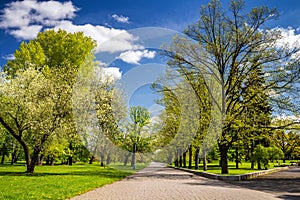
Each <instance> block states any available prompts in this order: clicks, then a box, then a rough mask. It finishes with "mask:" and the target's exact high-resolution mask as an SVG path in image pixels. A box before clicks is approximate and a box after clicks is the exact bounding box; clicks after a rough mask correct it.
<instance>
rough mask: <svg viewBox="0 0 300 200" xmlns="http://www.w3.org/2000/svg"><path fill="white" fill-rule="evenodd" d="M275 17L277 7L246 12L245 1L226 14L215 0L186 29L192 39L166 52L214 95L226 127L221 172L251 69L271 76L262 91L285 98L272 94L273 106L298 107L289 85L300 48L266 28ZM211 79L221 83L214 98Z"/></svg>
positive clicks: (178, 40)
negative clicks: (276, 94)
mask: <svg viewBox="0 0 300 200" xmlns="http://www.w3.org/2000/svg"><path fill="white" fill-rule="evenodd" d="M277 17H278V12H277V11H276V9H269V8H268V7H263V6H262V7H256V8H253V9H251V10H250V12H248V13H247V12H245V9H244V2H243V1H241V0H237V1H230V3H229V6H228V9H226V11H225V9H224V8H223V7H222V5H221V3H220V1H218V0H212V1H211V2H210V3H208V5H207V6H203V7H202V8H201V10H200V19H199V21H198V22H197V23H195V24H192V25H190V26H189V27H188V28H187V29H186V30H185V33H186V34H187V36H189V37H190V39H189V38H180V37H177V38H175V39H174V41H173V43H172V44H171V45H170V46H169V47H168V48H167V49H166V51H165V55H166V56H168V57H169V58H170V59H171V60H172V63H175V64H173V65H174V66H176V65H177V66H179V65H181V66H184V67H185V68H186V69H188V70H189V71H190V72H194V73H197V74H200V75H201V76H202V77H204V81H205V85H206V87H207V88H208V90H209V93H210V96H211V98H212V99H213V102H214V103H216V104H217V105H218V107H219V111H220V112H221V114H222V124H223V129H222V132H221V134H220V136H219V140H218V144H219V150H220V154H221V161H220V164H221V170H222V174H227V173H228V158H227V153H228V150H229V148H230V147H231V146H232V145H233V143H234V142H235V141H236V139H237V137H236V131H232V128H231V126H232V124H236V122H235V120H236V119H239V116H240V115H241V114H242V113H243V112H244V109H245V106H242V105H241V104H240V101H241V97H242V94H243V93H244V92H245V89H244V88H243V87H244V84H245V81H246V80H247V77H248V76H249V75H250V74H251V73H252V72H253V71H255V70H257V69H258V68H261V69H262V70H261V72H262V76H263V77H267V75H268V78H267V80H266V83H265V84H264V85H263V87H262V88H261V90H262V91H264V92H263V93H265V94H268V93H269V92H271V91H276V92H277V93H282V94H283V93H284V94H286V95H281V96H280V97H276V98H275V96H270V98H272V99H271V100H272V101H270V102H271V103H272V106H278V107H279V108H280V109H283V108H284V109H294V108H295V107H293V106H292V104H291V103H292V102H291V100H289V98H290V96H289V95H292V93H289V92H291V91H292V88H294V87H292V85H291V84H292V83H294V82H295V81H296V80H298V79H299V76H298V75H297V74H298V71H299V69H298V68H297V64H298V62H299V60H298V58H297V56H292V55H295V54H294V53H295V52H297V51H298V48H289V46H280V45H279V44H278V41H279V40H280V39H281V37H282V35H281V32H280V31H279V30H276V29H267V28H266V27H265V26H264V25H265V24H266V23H267V22H268V21H270V20H272V19H275V18H277ZM286 61H288V62H286ZM207 75H209V77H213V79H214V81H215V82H216V83H218V86H217V87H215V88H213V89H214V90H217V91H219V95H212V92H213V89H212V88H209V87H208V85H209V84H208V83H209V81H211V78H210V79H207V78H205V77H206V76H207ZM249 83H250V82H249ZM248 87H250V85H248ZM255 96H257V94H256V95H255ZM253 98H254V97H253ZM294 111H295V110H294Z"/></svg>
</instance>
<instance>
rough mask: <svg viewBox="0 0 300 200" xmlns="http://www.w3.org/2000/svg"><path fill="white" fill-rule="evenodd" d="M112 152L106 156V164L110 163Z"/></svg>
mask: <svg viewBox="0 0 300 200" xmlns="http://www.w3.org/2000/svg"><path fill="white" fill-rule="evenodd" d="M110 154H111V153H110V152H109V153H108V154H107V157H106V164H107V165H109V164H110V162H111V155H110Z"/></svg>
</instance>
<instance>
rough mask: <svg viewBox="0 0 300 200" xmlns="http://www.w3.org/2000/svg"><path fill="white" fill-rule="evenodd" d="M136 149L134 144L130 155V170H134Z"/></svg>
mask: <svg viewBox="0 0 300 200" xmlns="http://www.w3.org/2000/svg"><path fill="white" fill-rule="evenodd" d="M136 148H137V143H134V145H133V153H132V160H131V166H132V169H136V150H137V149H136Z"/></svg>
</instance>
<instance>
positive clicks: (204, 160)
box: [203, 151, 207, 171]
mask: <svg viewBox="0 0 300 200" xmlns="http://www.w3.org/2000/svg"><path fill="white" fill-rule="evenodd" d="M203 171H207V159H206V152H205V151H203Z"/></svg>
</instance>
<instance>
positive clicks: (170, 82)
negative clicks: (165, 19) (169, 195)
mask: <svg viewBox="0 0 300 200" xmlns="http://www.w3.org/2000/svg"><path fill="white" fill-rule="evenodd" d="M228 8H229V9H228V10H229V12H227V11H225V10H224V9H223V7H222V5H221V3H220V2H219V1H218V0H212V1H211V2H210V3H209V4H208V5H207V6H203V7H202V8H201V11H200V19H199V21H198V22H197V23H196V24H193V25H190V26H189V27H188V28H187V29H186V30H185V34H186V36H187V37H181V36H177V37H175V38H174V40H173V42H172V44H171V45H170V46H168V47H165V49H164V50H163V51H162V54H163V56H166V57H167V58H168V59H169V61H168V66H169V69H170V70H169V71H168V72H167V73H166V74H167V75H166V77H165V79H161V80H160V81H158V82H157V83H154V84H153V88H154V89H155V90H156V91H157V92H158V93H159V94H160V95H161V96H162V98H161V99H160V100H158V103H159V104H161V105H163V106H164V108H165V109H164V111H163V112H162V114H161V115H160V123H159V124H156V125H155V126H154V125H153V124H151V123H150V121H151V120H150V114H149V112H148V111H147V109H145V108H143V107H140V106H137V107H132V108H129V109H128V108H126V106H124V105H125V104H124V103H123V101H122V91H118V90H117V89H116V87H115V81H114V80H113V79H112V78H111V77H107V76H106V77H104V76H103V74H105V73H103V71H101V67H99V66H98V63H97V62H95V60H94V59H95V58H94V49H95V42H94V41H93V40H92V39H91V38H89V37H86V36H84V35H83V34H82V33H67V32H65V31H62V30H59V31H54V30H48V31H45V32H43V33H40V34H38V36H37V38H36V39H33V40H31V41H29V42H28V43H24V42H23V43H21V45H20V48H19V50H17V51H16V52H15V54H14V56H15V59H14V60H11V61H8V63H7V64H6V65H5V66H4V71H3V72H2V74H1V80H0V84H1V87H0V134H1V135H0V142H1V143H0V144H1V147H0V150H1V155H2V160H3V162H4V158H5V156H7V155H8V154H9V153H10V154H11V160H12V161H11V162H12V163H13V162H15V161H16V160H17V159H18V157H20V156H23V157H24V158H25V160H26V166H27V172H33V171H34V167H35V165H36V164H37V163H39V162H41V161H42V160H43V159H44V158H45V159H46V161H47V163H53V162H54V161H55V159H57V158H58V157H59V159H60V160H62V161H63V162H67V163H69V164H72V163H73V162H74V158H76V157H77V158H76V160H77V159H81V160H87V158H89V159H90V162H92V161H93V160H94V158H95V157H97V158H98V159H99V160H100V162H101V165H104V164H105V162H107V163H110V162H111V161H112V160H123V161H124V163H125V164H126V163H127V162H128V160H129V159H130V157H131V161H132V166H133V168H135V167H136V158H137V153H138V152H140V153H151V152H156V153H157V157H160V158H165V159H166V160H168V162H172V161H175V164H176V165H184V166H186V161H189V163H188V166H189V167H191V165H192V160H194V162H195V166H196V168H197V167H198V163H199V158H200V157H203V158H204V159H203V162H204V168H205V169H206V168H207V166H206V163H207V162H206V161H207V158H214V159H220V165H221V169H222V173H223V174H226V173H228V160H230V159H233V160H235V161H236V165H237V167H238V165H239V163H240V162H241V161H242V160H249V161H251V162H252V165H253V167H254V163H255V162H256V163H258V165H260V163H261V162H262V163H263V165H264V166H266V161H265V160H264V159H263V158H266V157H268V159H267V160H272V159H274V160H276V159H277V158H278V156H279V157H283V158H284V159H288V158H291V157H292V156H293V155H294V156H295V152H296V150H297V149H299V135H298V134H297V132H296V131H297V129H298V127H297V125H295V121H293V120H288V119H286V120H279V119H278V118H276V117H274V116H276V115H280V114H281V113H289V114H293V115H297V114H298V111H299V110H298V108H299V107H297V105H299V104H298V99H299V97H298V94H299V93H298V87H297V81H299V78H300V76H299V69H300V68H299V59H298V54H297V53H298V51H299V48H298V47H296V46H292V45H290V44H284V43H283V42H282V41H283V40H282V34H281V32H280V31H279V30H277V29H267V28H266V27H265V26H264V25H265V24H266V23H267V22H268V21H269V20H272V19H274V18H276V17H278V13H277V11H276V10H275V9H269V8H267V7H258V8H253V9H252V10H251V11H250V12H245V11H244V2H243V1H241V0H236V1H231V2H230V4H229V7H228ZM157 127H159V128H158V129H156V128H157ZM287 128H288V129H287ZM216 143H217V147H216V146H215V144H216ZM275 146H276V147H275ZM265 148H267V149H268V150H267V152H269V153H268V155H267V154H266V153H265V152H266V151H265V150H266V149H265ZM213 149H215V150H213ZM211 150H213V151H211ZM270 152H271V153H270ZM272 152H273V153H272ZM281 153H283V154H284V155H283V156H282V155H280V154H281ZM148 155H150V154H148ZM261 155H264V156H263V157H259V156H261ZM187 156H188V159H187V158H186V157H187ZM84 158H85V159H84ZM139 158H142V156H140V157H139Z"/></svg>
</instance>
